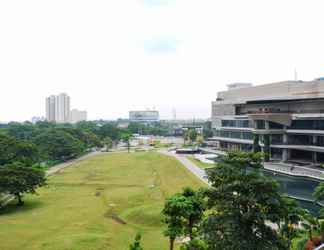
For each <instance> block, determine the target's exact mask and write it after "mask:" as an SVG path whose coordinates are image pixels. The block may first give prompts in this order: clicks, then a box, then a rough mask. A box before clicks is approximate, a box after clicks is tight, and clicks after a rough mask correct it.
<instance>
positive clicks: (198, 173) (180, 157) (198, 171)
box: [159, 150, 209, 184]
mask: <svg viewBox="0 0 324 250" xmlns="http://www.w3.org/2000/svg"><path fill="white" fill-rule="evenodd" d="M159 152H160V153H161V154H164V155H168V156H172V157H175V158H176V159H177V160H178V161H180V162H181V163H182V164H183V165H184V166H185V167H186V168H187V169H188V170H189V171H190V172H191V173H193V174H194V175H195V176H197V177H198V178H199V179H200V180H202V181H203V182H204V183H206V184H209V183H208V181H207V179H206V176H207V174H206V171H205V170H203V169H201V168H199V167H197V165H196V164H194V163H193V162H191V161H190V160H188V159H187V157H186V156H184V155H178V154H176V153H173V152H168V151H167V150H159Z"/></svg>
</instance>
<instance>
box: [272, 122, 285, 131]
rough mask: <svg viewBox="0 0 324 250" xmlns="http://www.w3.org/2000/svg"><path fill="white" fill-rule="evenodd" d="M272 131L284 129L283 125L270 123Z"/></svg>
mask: <svg viewBox="0 0 324 250" xmlns="http://www.w3.org/2000/svg"><path fill="white" fill-rule="evenodd" d="M269 128H270V129H283V128H284V127H283V125H281V124H279V123H276V122H269Z"/></svg>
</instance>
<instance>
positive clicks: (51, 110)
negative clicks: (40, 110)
mask: <svg viewBox="0 0 324 250" xmlns="http://www.w3.org/2000/svg"><path fill="white" fill-rule="evenodd" d="M46 120H47V121H49V122H55V96H54V95H51V96H49V97H46Z"/></svg>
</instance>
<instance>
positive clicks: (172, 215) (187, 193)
mask: <svg viewBox="0 0 324 250" xmlns="http://www.w3.org/2000/svg"><path fill="white" fill-rule="evenodd" d="M204 211H205V205H204V201H203V196H202V192H200V191H194V190H193V189H192V188H190V187H187V188H184V189H183V192H182V193H177V194H174V195H173V196H172V197H170V198H169V199H167V200H166V202H165V206H164V209H163V211H162V213H163V215H164V219H165V220H164V222H165V223H166V224H167V226H168V229H167V231H166V236H169V238H170V249H171V247H172V248H173V243H174V240H175V237H179V236H182V235H185V236H187V235H188V236H189V238H190V240H193V239H194V236H195V235H194V229H197V228H198V227H199V225H200V222H201V219H202V217H203V213H204ZM196 231H197V230H196Z"/></svg>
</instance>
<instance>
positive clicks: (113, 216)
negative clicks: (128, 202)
mask: <svg viewBox="0 0 324 250" xmlns="http://www.w3.org/2000/svg"><path fill="white" fill-rule="evenodd" d="M104 217H106V218H108V219H112V220H114V221H115V222H117V223H118V224H122V225H126V224H127V222H126V221H124V220H123V219H122V218H120V217H119V216H118V215H117V214H114V213H111V212H109V211H108V212H107V213H105V214H104Z"/></svg>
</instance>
